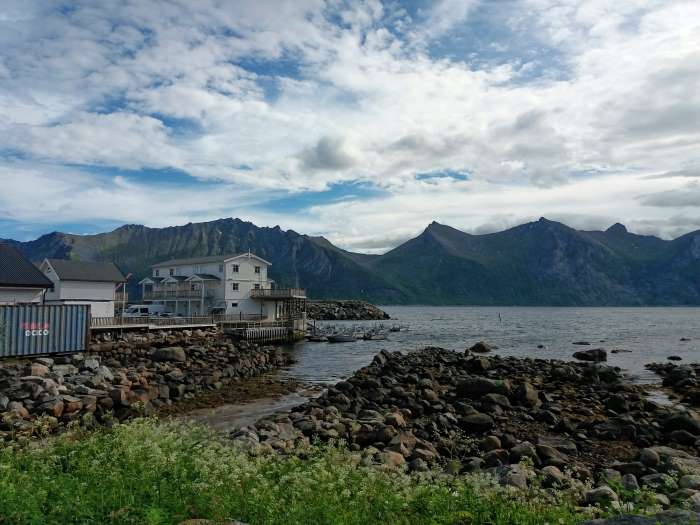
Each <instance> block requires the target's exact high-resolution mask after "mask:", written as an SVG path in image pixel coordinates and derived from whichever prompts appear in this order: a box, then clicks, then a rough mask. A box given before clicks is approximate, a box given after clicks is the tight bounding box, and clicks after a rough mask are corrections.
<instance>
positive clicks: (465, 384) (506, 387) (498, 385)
mask: <svg viewBox="0 0 700 525" xmlns="http://www.w3.org/2000/svg"><path fill="white" fill-rule="evenodd" d="M510 392H511V386H510V381H508V380H507V379H505V380H501V379H488V378H486V377H479V376H472V377H469V378H467V379H465V380H463V381H461V382H460V383H459V384H458V385H457V393H458V394H460V395H462V396H467V397H470V398H479V397H481V396H483V395H485V394H501V395H504V396H508V395H509V394H510Z"/></svg>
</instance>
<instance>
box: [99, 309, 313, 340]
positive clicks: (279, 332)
mask: <svg viewBox="0 0 700 525" xmlns="http://www.w3.org/2000/svg"><path fill="white" fill-rule="evenodd" d="M209 328H220V329H221V330H222V331H223V332H224V333H226V334H228V335H230V336H231V337H234V338H236V339H238V340H241V341H249V342H256V343H285V342H293V341H298V340H300V339H303V338H304V335H305V333H306V332H305V331H306V318H305V317H303V316H302V317H301V318H294V319H279V320H274V321H266V320H262V319H260V317H259V316H245V317H244V316H240V315H209V316H199V317H157V318H143V317H93V318H92V319H91V320H90V331H91V332H92V333H93V334H95V333H109V332H138V331H141V332H143V331H159V330H198V329H201V330H204V329H209Z"/></svg>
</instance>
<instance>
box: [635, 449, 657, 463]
mask: <svg viewBox="0 0 700 525" xmlns="http://www.w3.org/2000/svg"><path fill="white" fill-rule="evenodd" d="M639 461H641V462H642V463H643V464H644V465H646V466H647V467H655V466H656V465H658V464H659V463H660V462H661V458H660V457H659V454H658V452H656V451H655V450H653V449H650V448H644V449H642V451H641V452H640V453H639Z"/></svg>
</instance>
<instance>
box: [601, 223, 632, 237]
mask: <svg viewBox="0 0 700 525" xmlns="http://www.w3.org/2000/svg"><path fill="white" fill-rule="evenodd" d="M605 231H606V232H608V233H616V234H623V233H628V231H627V227H626V226H625V225H624V224H620V223H619V222H616V223H615V224H613V225H612V226H610V228H608V229H607V230H605Z"/></svg>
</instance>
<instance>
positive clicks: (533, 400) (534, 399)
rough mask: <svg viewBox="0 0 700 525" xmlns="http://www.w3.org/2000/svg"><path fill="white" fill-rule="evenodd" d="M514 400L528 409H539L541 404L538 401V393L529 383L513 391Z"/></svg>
mask: <svg viewBox="0 0 700 525" xmlns="http://www.w3.org/2000/svg"><path fill="white" fill-rule="evenodd" d="M515 397H516V399H517V400H518V401H519V402H520V403H522V404H523V405H525V406H528V407H530V408H537V407H539V406H540V405H541V404H542V402H541V401H540V399H539V392H538V391H537V389H536V388H535V387H534V386H532V385H531V384H530V383H523V384H522V385H520V386H518V388H517V389H516V391H515Z"/></svg>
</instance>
